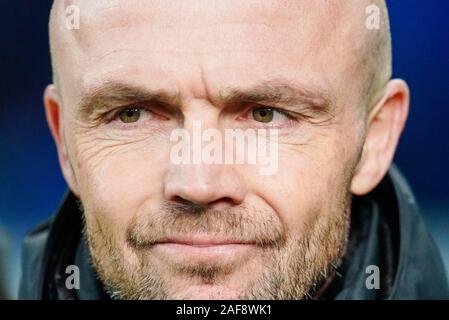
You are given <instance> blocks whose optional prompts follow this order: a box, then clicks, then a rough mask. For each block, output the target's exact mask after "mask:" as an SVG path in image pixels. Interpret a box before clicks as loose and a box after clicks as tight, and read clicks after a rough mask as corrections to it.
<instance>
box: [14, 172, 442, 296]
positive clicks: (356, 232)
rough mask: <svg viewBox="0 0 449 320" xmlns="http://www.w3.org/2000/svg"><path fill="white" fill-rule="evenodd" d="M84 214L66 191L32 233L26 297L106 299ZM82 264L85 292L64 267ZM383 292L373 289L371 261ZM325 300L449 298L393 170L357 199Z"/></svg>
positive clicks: (433, 252) (434, 254)
mask: <svg viewBox="0 0 449 320" xmlns="http://www.w3.org/2000/svg"><path fill="white" fill-rule="evenodd" d="M81 231H82V217H81V212H80V211H79V209H78V205H77V201H76V199H75V197H74V196H73V195H72V194H71V193H68V194H67V196H66V197H65V199H64V201H63V203H62V205H61V207H60V209H59V211H58V213H57V214H56V215H55V216H54V217H51V218H49V219H48V220H47V221H45V222H44V223H43V224H41V225H40V226H39V227H37V228H36V229H35V230H34V231H32V232H30V233H29V234H28V236H27V237H26V238H25V240H24V245H23V260H22V261H23V270H22V272H23V274H22V281H21V286H20V298H22V299H107V298H108V296H107V294H106V293H105V291H104V289H103V285H102V284H101V282H100V281H99V280H98V277H97V275H96V273H95V270H94V269H93V267H92V266H91V264H90V262H89V261H90V257H89V250H88V249H87V245H86V244H85V243H84V241H83V240H82V239H83V238H82V235H81ZM68 265H77V266H78V267H79V268H80V289H79V290H74V289H72V290H69V289H67V288H66V285H65V280H66V277H67V276H68V275H67V274H66V273H65V268H66V267H67V266H68ZM372 265H374V266H378V268H379V271H380V274H379V275H380V283H379V284H380V287H379V289H368V288H367V285H366V282H367V278H368V277H369V276H370V275H371V274H372V273H371V271H370V272H369V273H367V267H368V266H372ZM338 273H339V274H340V275H339V276H336V277H335V278H334V280H333V281H332V283H331V285H330V286H329V287H328V288H327V290H326V291H325V292H324V294H323V295H322V296H321V299H449V289H448V284H447V279H446V275H445V271H444V267H443V263H442V260H441V257H440V255H439V252H438V250H437V248H436V246H435V244H434V242H433V240H432V239H431V237H430V236H429V234H428V232H427V231H426V228H425V226H424V224H423V221H422V219H421V217H420V215H419V213H418V208H417V205H416V202H415V199H414V197H413V195H412V192H411V190H410V188H409V187H408V185H407V183H406V181H405V180H404V178H403V177H402V176H401V175H400V173H399V172H398V170H397V169H395V168H394V167H392V168H391V169H390V171H389V173H388V175H387V176H386V177H385V178H384V179H383V180H382V182H381V183H380V184H379V186H377V188H376V189H375V190H373V191H372V192H371V193H369V194H368V195H366V196H363V197H355V198H354V200H353V207H352V213H351V230H350V236H349V243H348V252H347V254H346V255H345V258H344V260H343V263H342V265H341V267H340V268H339V270H338Z"/></svg>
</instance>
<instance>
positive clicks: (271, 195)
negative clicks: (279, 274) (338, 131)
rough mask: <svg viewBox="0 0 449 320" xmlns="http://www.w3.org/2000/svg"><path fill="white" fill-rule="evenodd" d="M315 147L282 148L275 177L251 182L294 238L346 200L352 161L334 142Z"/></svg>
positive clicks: (340, 207) (260, 178) (338, 207)
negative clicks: (319, 217)
mask: <svg viewBox="0 0 449 320" xmlns="http://www.w3.org/2000/svg"><path fill="white" fill-rule="evenodd" d="M317 146H318V144H317V145H316V146H315V147H312V146H310V145H303V146H300V147H298V148H297V149H295V150H293V149H292V148H288V149H284V150H283V149H282V148H281V149H280V152H279V168H278V171H277V173H276V174H275V175H273V176H258V177H254V179H253V180H252V183H253V185H254V186H255V192H256V193H257V194H258V196H259V197H260V198H262V199H263V200H264V201H265V202H266V203H267V204H268V205H269V206H270V207H272V208H273V209H274V210H275V211H276V212H277V213H278V215H279V217H280V219H281V220H282V221H283V222H284V223H285V225H286V226H287V227H288V229H289V230H290V232H292V233H294V234H300V233H302V231H303V230H304V227H305V226H306V225H308V224H311V223H313V221H314V220H315V219H316V218H317V217H318V216H319V215H330V214H332V213H335V212H336V211H338V210H340V209H342V203H344V201H345V198H346V196H347V192H348V184H349V183H348V174H347V168H348V167H350V166H352V162H353V160H352V157H351V156H350V154H349V153H348V151H347V150H345V149H343V148H340V147H339V145H338V144H337V142H336V141H332V143H329V144H327V146H326V147H324V144H323V146H322V147H321V146H320V147H317ZM300 149H301V150H300Z"/></svg>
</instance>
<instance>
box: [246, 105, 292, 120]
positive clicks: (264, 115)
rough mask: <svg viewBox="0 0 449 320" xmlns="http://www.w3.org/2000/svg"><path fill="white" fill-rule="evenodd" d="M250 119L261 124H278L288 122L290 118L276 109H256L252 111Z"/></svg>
mask: <svg viewBox="0 0 449 320" xmlns="http://www.w3.org/2000/svg"><path fill="white" fill-rule="evenodd" d="M252 117H253V119H254V120H255V121H257V122H261V123H279V122H285V121H289V120H290V117H289V116H288V115H287V114H285V113H284V112H282V111H279V110H277V109H276V108H269V107H258V108H255V109H253V110H252Z"/></svg>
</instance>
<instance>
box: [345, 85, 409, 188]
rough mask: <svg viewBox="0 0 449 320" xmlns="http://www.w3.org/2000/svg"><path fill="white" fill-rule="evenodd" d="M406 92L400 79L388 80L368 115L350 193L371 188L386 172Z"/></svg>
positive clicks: (404, 113) (406, 103)
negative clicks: (361, 149)
mask: <svg viewBox="0 0 449 320" xmlns="http://www.w3.org/2000/svg"><path fill="white" fill-rule="evenodd" d="M409 101H410V93H409V89H408V86H407V84H406V83H405V82H404V81H403V80H399V79H394V80H391V81H389V82H388V84H387V86H386V90H385V93H384V96H383V97H382V99H381V100H380V101H379V102H378V103H377V105H376V106H374V108H373V109H372V111H371V112H370V114H369V116H368V125H367V131H366V138H365V143H364V146H363V152H362V156H361V157H360V162H359V164H358V166H357V169H356V173H355V175H354V177H353V179H352V182H351V192H352V193H353V194H354V195H364V194H367V193H368V192H370V191H371V190H373V189H374V188H375V187H376V186H377V185H378V184H379V183H380V181H381V180H382V178H383V177H384V176H385V174H386V173H387V171H388V169H389V167H390V165H391V162H392V161H393V156H394V153H395V151H396V147H397V145H398V141H399V137H400V136H401V133H402V130H403V129H404V125H405V122H406V120H407V116H408V110H409Z"/></svg>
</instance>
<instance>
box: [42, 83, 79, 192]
mask: <svg viewBox="0 0 449 320" xmlns="http://www.w3.org/2000/svg"><path fill="white" fill-rule="evenodd" d="M44 106H45V116H46V118H47V123H48V126H49V127H50V131H51V134H52V136H53V139H54V141H55V144H56V149H57V151H58V158H59V165H60V166H61V170H62V174H63V176H64V179H65V180H66V182H67V184H68V186H69V188H70V190H71V191H72V192H73V193H74V194H75V195H76V196H79V192H78V186H77V183H76V179H75V173H74V172H73V167H72V165H71V163H70V159H69V157H68V153H67V146H66V144H65V140H64V121H63V112H62V103H61V100H60V98H59V94H58V91H57V88H56V86H55V85H54V84H51V85H48V86H47V87H46V88H45V92H44Z"/></svg>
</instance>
